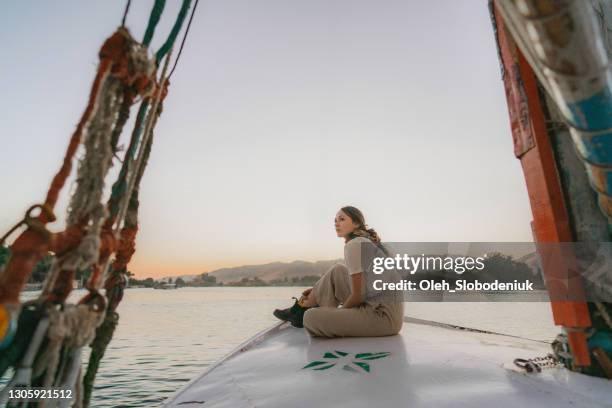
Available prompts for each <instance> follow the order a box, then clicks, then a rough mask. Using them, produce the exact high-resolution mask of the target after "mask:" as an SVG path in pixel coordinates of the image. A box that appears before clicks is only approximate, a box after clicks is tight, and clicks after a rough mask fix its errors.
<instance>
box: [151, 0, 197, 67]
mask: <svg viewBox="0 0 612 408" xmlns="http://www.w3.org/2000/svg"><path fill="white" fill-rule="evenodd" d="M190 6H191V0H183V5H182V6H181V10H180V11H179V14H178V16H177V18H176V21H175V22H174V26H173V27H172V30H171V31H170V35H169V36H168V38H167V39H166V42H165V43H164V45H162V46H161V48H160V49H159V50H157V53H155V59H156V60H157V63H158V64H159V62H160V61H161V60H162V58H164V55H166V54H167V53H168V51H170V48H172V46H174V43H175V42H176V37H178V34H179V32H180V31H181V27H182V26H183V22H184V21H185V17H187V12H188V11H189V7H190Z"/></svg>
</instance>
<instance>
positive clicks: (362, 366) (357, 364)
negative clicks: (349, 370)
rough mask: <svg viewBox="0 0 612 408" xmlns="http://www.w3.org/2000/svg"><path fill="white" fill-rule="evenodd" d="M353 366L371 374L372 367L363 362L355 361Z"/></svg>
mask: <svg viewBox="0 0 612 408" xmlns="http://www.w3.org/2000/svg"><path fill="white" fill-rule="evenodd" d="M353 364H355V365H356V366H359V367H361V368H362V369H363V370H364V371H366V372H368V373H369V372H370V365H369V364H368V363H363V362H361V361H353Z"/></svg>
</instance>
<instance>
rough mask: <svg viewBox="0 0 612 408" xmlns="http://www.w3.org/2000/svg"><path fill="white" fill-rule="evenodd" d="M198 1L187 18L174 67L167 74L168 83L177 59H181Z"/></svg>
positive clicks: (197, 0) (198, 0)
mask: <svg viewBox="0 0 612 408" xmlns="http://www.w3.org/2000/svg"><path fill="white" fill-rule="evenodd" d="M199 2H200V0H196V1H195V3H194V4H193V9H192V10H191V15H190V16H189V21H188V22H187V28H186V29H185V34H184V35H183V40H182V41H181V46H180V47H179V50H178V54H177V55H176V60H175V61H174V65H173V66H172V69H171V70H170V74H168V81H170V78H172V74H173V73H174V70H175V69H176V66H177V65H178V62H179V59H180V58H181V54H182V53H183V47H184V46H185V41H186V40H187V35H188V34H189V29H190V28H191V21H192V20H193V16H194V15H195V11H196V9H197V8H198V3H199Z"/></svg>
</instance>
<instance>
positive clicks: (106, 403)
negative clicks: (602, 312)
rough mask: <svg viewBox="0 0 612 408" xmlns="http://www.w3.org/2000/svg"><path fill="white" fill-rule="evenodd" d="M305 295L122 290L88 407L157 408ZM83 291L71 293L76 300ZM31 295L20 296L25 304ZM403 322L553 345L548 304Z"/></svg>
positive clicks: (443, 308) (450, 311)
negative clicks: (458, 327)
mask: <svg viewBox="0 0 612 408" xmlns="http://www.w3.org/2000/svg"><path fill="white" fill-rule="evenodd" d="M302 289H303V288H292V287H254V288H239V287H233V288H231V287H218V288H181V289H176V290H153V289H128V290H126V291H125V297H124V299H123V302H122V303H121V304H120V306H119V309H118V312H119V314H120V316H121V317H120V321H119V326H118V328H117V331H116V332H115V335H114V338H113V340H112V342H111V344H110V345H109V348H108V350H107V352H106V355H105V357H104V359H103V361H102V364H101V367H100V370H99V372H98V376H97V379H96V385H95V389H94V393H93V399H92V403H91V406H92V407H155V406H158V405H160V404H161V402H162V401H163V400H164V399H166V398H168V396H170V395H171V394H172V393H173V392H175V391H176V390H177V389H178V388H180V387H181V386H182V385H183V384H185V383H186V382H187V381H189V380H190V379H191V378H193V377H194V376H196V375H197V374H199V373H200V372H202V371H203V370H204V369H205V368H206V367H207V366H209V365H210V364H212V363H214V362H215V361H217V360H218V359H220V358H221V357H223V356H224V355H225V354H227V353H228V352H230V351H231V350H232V349H234V348H235V347H236V346H237V345H239V344H240V343H242V342H243V341H244V340H246V339H247V338H248V337H250V336H252V335H254V334H255V333H257V332H258V331H261V330H263V329H265V328H267V327H269V326H271V325H272V324H274V323H275V322H276V319H275V318H274V317H273V316H272V314H271V312H272V310H273V309H274V308H277V307H287V306H289V305H290V304H291V303H292V300H291V296H297V294H299V293H300V292H301V290H302ZM83 293H84V292H83V291H75V293H73V294H72V296H71V299H72V300H76V299H78V298H80V297H81V296H82V295H83ZM33 295H34V294H30V293H26V294H24V298H31V297H32V296H33ZM405 309H406V314H407V315H408V316H411V317H416V318H420V319H428V320H435V321H439V322H445V323H451V324H458V325H462V326H467V327H473V328H479V329H483V330H489V331H494V332H499V333H507V334H512V335H516V336H521V337H525V338H530V339H537V340H547V341H551V340H552V339H553V338H554V336H555V335H556V334H557V332H558V330H557V329H556V328H555V327H554V326H553V323H552V315H551V312H550V306H549V304H548V303H540V302H529V303H510V302H503V303H498V302H492V303H468V302H463V303H457V302H456V303H422V302H421V303H406V308H405Z"/></svg>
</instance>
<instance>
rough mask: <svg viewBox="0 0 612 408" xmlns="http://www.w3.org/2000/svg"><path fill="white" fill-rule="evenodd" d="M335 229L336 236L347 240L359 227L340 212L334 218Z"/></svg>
mask: <svg viewBox="0 0 612 408" xmlns="http://www.w3.org/2000/svg"><path fill="white" fill-rule="evenodd" d="M334 227H335V228H336V235H337V236H339V237H342V238H346V237H348V236H349V234H350V233H351V232H353V231H355V230H356V229H357V227H359V226H358V225H357V224H355V223H354V222H353V220H352V219H351V217H349V216H348V215H346V213H345V212H344V211H342V210H340V211H338V213H337V214H336V218H334Z"/></svg>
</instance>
